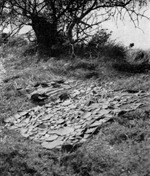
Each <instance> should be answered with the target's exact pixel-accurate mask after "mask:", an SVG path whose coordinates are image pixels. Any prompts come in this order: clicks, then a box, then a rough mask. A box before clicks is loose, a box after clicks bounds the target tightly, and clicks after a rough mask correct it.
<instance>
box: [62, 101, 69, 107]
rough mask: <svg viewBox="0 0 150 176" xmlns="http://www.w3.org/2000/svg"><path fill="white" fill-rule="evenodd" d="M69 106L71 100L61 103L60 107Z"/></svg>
mask: <svg viewBox="0 0 150 176" xmlns="http://www.w3.org/2000/svg"><path fill="white" fill-rule="evenodd" d="M70 104H71V100H70V99H69V100H66V101H64V102H63V103H62V106H68V105H70Z"/></svg>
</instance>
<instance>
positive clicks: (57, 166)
mask: <svg viewBox="0 0 150 176" xmlns="http://www.w3.org/2000/svg"><path fill="white" fill-rule="evenodd" d="M13 50H15V48H14V49H11V51H9V52H7V53H8V54H7V55H6V54H5V61H4V66H5V68H6V71H7V75H6V76H5V78H4V82H3V84H2V85H1V87H0V91H1V94H0V107H1V108H0V122H1V126H0V173H1V175H2V176H147V175H150V167H149V165H150V154H149V153H150V120H149V114H150V111H149V107H147V110H146V111H145V110H144V109H138V110H136V111H133V112H130V113H126V114H122V115H120V116H118V117H117V118H115V119H114V120H113V121H112V122H108V123H106V124H105V125H104V126H103V127H102V128H101V129H100V131H99V133H98V134H97V135H95V136H93V138H92V139H90V140H89V141H87V142H86V143H85V144H83V145H82V146H81V147H80V148H78V149H77V150H76V151H74V152H72V153H67V152H65V151H58V150H52V151H49V150H45V149H43V148H41V146H40V145H39V144H38V143H36V142H33V141H30V140H28V139H26V138H23V137H21V136H20V134H19V133H17V132H15V131H10V130H7V129H5V128H3V122H4V119H5V118H7V117H9V116H11V115H13V114H15V113H17V112H18V111H23V110H26V109H29V108H31V107H33V106H35V105H34V104H32V103H31V102H30V101H29V99H28V97H27V96H26V94H27V93H29V92H31V91H32V90H33V89H34V85H35V84H36V83H37V82H43V81H44V82H49V81H50V80H52V79H54V78H58V77H63V78H65V79H69V78H72V79H75V80H78V79H81V80H82V81H87V80H88V81H89V80H90V81H94V82H95V81H98V82H99V83H100V84H101V85H102V86H104V87H105V88H109V87H111V88H112V89H114V90H126V89H132V90H133V89H134V90H144V91H149V84H150V79H149V73H148V72H147V73H136V74H135V73H126V72H119V71H116V70H115V69H114V68H113V67H112V61H110V60H109V59H108V58H106V56H105V57H101V58H92V59H88V58H82V59H80V58H76V60H71V59H69V58H68V57H64V58H62V59H58V58H49V59H47V58H45V59H43V60H42V59H39V58H37V56H36V55H30V56H22V55H20V54H19V53H20V52H21V50H22V48H20V49H18V50H15V51H16V53H15V54H14V51H13ZM105 59H108V60H107V62H105ZM90 74H91V75H92V76H91V77H90V76H89V75H90ZM89 77H90V78H91V79H89ZM105 83H107V84H105ZM18 90H19V91H18Z"/></svg>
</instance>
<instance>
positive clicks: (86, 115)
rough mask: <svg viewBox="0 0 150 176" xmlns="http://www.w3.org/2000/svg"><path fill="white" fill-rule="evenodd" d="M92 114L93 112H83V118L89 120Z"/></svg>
mask: <svg viewBox="0 0 150 176" xmlns="http://www.w3.org/2000/svg"><path fill="white" fill-rule="evenodd" d="M91 114H92V113H91V112H85V113H84V114H83V116H82V118H83V119H87V120H88V118H89V117H90V116H91Z"/></svg>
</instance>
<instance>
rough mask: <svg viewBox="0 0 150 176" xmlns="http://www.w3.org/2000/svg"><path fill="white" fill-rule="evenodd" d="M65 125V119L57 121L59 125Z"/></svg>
mask: <svg viewBox="0 0 150 176" xmlns="http://www.w3.org/2000/svg"><path fill="white" fill-rule="evenodd" d="M63 123H65V120H64V119H59V120H58V121H57V124H63Z"/></svg>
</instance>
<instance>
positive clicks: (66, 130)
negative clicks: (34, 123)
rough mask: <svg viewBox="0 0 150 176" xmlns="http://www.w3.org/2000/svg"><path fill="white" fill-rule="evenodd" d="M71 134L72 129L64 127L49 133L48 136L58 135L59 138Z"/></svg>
mask: <svg viewBox="0 0 150 176" xmlns="http://www.w3.org/2000/svg"><path fill="white" fill-rule="evenodd" d="M72 132H74V129H73V128H71V127H65V128H60V129H58V130H53V131H50V132H49V134H57V135H60V136H64V135H68V134H70V133H72Z"/></svg>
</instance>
